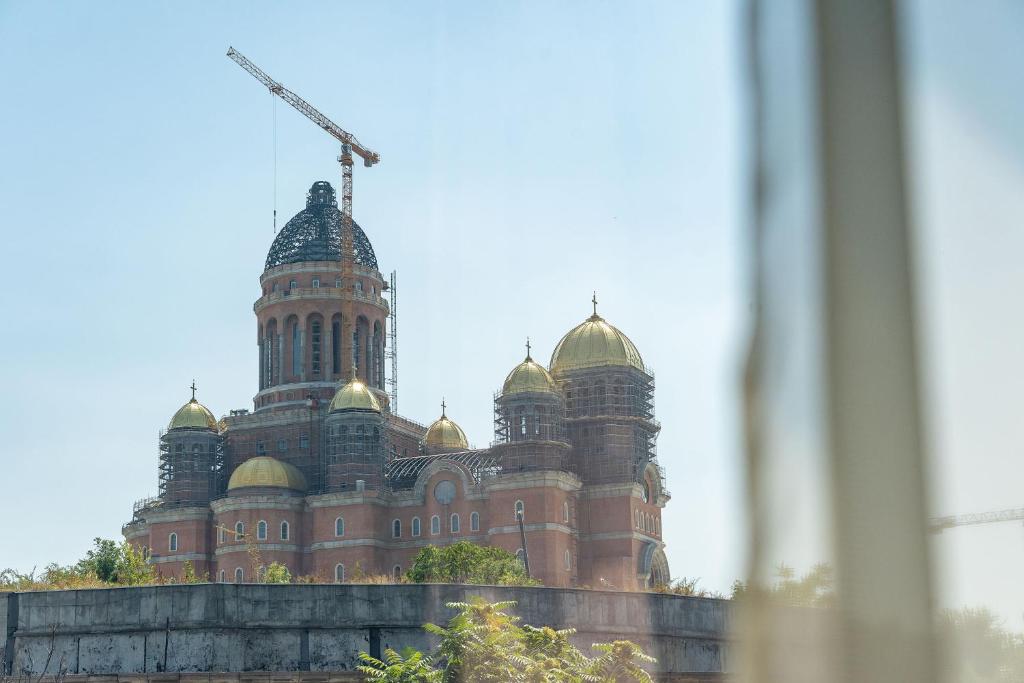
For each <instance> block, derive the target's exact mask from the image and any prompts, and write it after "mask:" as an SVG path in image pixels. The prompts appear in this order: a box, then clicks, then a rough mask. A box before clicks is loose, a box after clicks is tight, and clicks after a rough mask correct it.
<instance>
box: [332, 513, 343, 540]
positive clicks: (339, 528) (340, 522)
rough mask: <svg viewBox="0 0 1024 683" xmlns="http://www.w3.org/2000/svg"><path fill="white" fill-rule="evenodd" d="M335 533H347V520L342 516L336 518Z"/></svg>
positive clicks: (337, 534)
mask: <svg viewBox="0 0 1024 683" xmlns="http://www.w3.org/2000/svg"><path fill="white" fill-rule="evenodd" d="M334 535H335V536H344V535H345V520H344V519H343V518H342V517H338V518H337V519H336V520H334Z"/></svg>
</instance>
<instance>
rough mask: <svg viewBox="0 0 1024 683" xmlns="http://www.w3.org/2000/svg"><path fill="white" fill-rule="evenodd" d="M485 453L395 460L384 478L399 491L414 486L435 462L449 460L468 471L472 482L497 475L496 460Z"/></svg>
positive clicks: (462, 453)
mask: <svg viewBox="0 0 1024 683" xmlns="http://www.w3.org/2000/svg"><path fill="white" fill-rule="evenodd" d="M486 453H487V452H486V451H462V452H460V453H442V454H440V455H416V456H413V457H410V458H396V459H395V460H392V461H391V462H390V463H388V464H387V466H386V467H385V472H384V477H385V479H387V481H388V483H389V485H390V486H391V489H392V490H394V491H401V490H405V489H411V488H413V487H414V486H415V485H416V479H417V478H419V476H420V473H421V472H422V471H423V470H425V469H426V468H427V467H429V466H430V465H433V464H434V463H435V462H438V461H442V460H450V461H451V462H454V463H458V464H459V465H462V466H463V467H465V468H466V469H467V470H469V472H470V474H471V475H472V477H473V479H474V481H477V482H479V481H482V480H483V479H485V478H487V477H490V476H493V475H495V474H497V473H498V472H499V470H500V465H499V464H498V459H497V458H494V457H491V456H489V455H486Z"/></svg>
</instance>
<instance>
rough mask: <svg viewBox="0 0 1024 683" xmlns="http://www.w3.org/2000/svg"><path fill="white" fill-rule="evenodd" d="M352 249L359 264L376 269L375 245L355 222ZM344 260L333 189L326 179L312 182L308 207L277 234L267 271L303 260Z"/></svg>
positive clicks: (337, 209) (353, 222) (307, 197)
mask: <svg viewBox="0 0 1024 683" xmlns="http://www.w3.org/2000/svg"><path fill="white" fill-rule="evenodd" d="M352 247H353V249H354V250H355V253H356V263H358V264H360V265H363V266H366V267H368V268H373V269H374V270H377V256H376V255H375V254H374V253H373V245H371V244H370V240H369V239H367V237H366V233H364V232H363V229H362V228H360V227H359V224H358V223H356V222H355V221H352ZM340 260H341V210H340V209H339V208H338V201H337V197H336V196H335V194H334V188H333V187H331V184H330V183H329V182H327V181H325V180H321V181H319V182H315V183H313V187H311V188H309V194H307V195H306V208H305V209H303V210H302V211H299V212H298V213H297V214H295V216H294V217H293V218H292V219H291V220H290V221H288V224H287V225H285V226H284V227H283V228H281V232H279V233H277V237H275V238H274V243H273V244H272V245H270V253H268V254H267V266H266V267H267V268H273V267H274V266H280V265H283V264H285V263H299V262H302V261H340Z"/></svg>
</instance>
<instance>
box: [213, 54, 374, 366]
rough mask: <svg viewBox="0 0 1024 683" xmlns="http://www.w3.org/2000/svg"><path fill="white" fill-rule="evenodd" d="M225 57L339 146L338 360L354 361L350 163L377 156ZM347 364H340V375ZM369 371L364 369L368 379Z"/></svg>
mask: <svg viewBox="0 0 1024 683" xmlns="http://www.w3.org/2000/svg"><path fill="white" fill-rule="evenodd" d="M227 56H228V57H230V58H231V59H232V60H233V61H234V62H235V63H237V64H238V65H239V66H240V67H242V68H243V69H245V70H246V71H248V72H249V73H250V74H251V75H252V76H253V77H254V78H255V79H256V80H257V81H259V82H260V83H262V84H263V85H265V86H266V87H267V89H268V90H270V92H271V93H272V94H274V95H276V96H277V97H280V98H281V99H282V100H284V101H285V102H287V103H288V104H290V105H291V106H292V107H294V108H295V109H296V110H297V111H298V112H299V113H301V114H302V115H303V116H305V117H306V118H307V119H309V120H310V121H312V122H313V123H315V124H316V125H318V126H319V127H320V128H322V129H323V130H325V131H327V133H328V134H329V135H330V136H331V137H333V138H334V139H335V140H337V141H338V142H340V143H341V154H339V155H338V161H339V162H340V163H341V280H342V285H343V286H344V287H345V290H344V292H343V294H342V299H341V306H342V311H341V325H342V328H341V329H342V331H341V354H342V355H341V357H342V358H343V359H351V358H353V352H352V342H353V339H352V329H353V328H352V325H353V322H354V321H353V312H352V297H353V296H354V295H355V294H354V293H355V278H354V277H353V273H354V267H355V250H354V248H353V238H352V161H353V157H352V155H353V153H355V154H356V155H357V156H359V157H360V158H361V159H362V160H363V165H364V166H367V167H370V166H373V165H374V164H376V163H378V162H379V161H380V155H379V154H377V153H376V152H374V151H373V150H371V149H369V148H368V147H366V146H365V145H363V144H362V143H360V142H359V140H357V139H356V137H355V136H354V135H352V134H351V133H349V132H348V131H346V130H345V129H343V128H342V127H341V126H339V125H338V124H336V123H334V121H331V120H330V119H329V118H327V117H326V116H324V115H323V114H322V113H320V111H319V110H317V108H316V107H314V106H313V105H311V104H310V103H309V102H307V101H306V100H304V99H302V98H301V97H299V96H298V95H296V94H295V93H293V92H292V91H291V90H289V89H288V88H286V87H284V86H283V85H281V84H280V83H278V82H277V81H275V80H274V79H273V78H271V77H270V76H269V75H268V74H267V73H266V72H265V71H263V70H262V69H260V68H259V67H258V66H256V65H255V64H253V63H252V62H251V61H249V59H248V58H246V56H245V55H243V54H242V53H241V52H239V51H238V50H236V49H235V48H233V47H229V48H228V53H227ZM346 367H348V363H345V362H343V363H342V368H341V370H342V373H343V376H344V373H345V372H346V370H345V368H346ZM369 373H370V368H366V369H365V374H366V376H367V379H369ZM355 378H356V370H355V364H354V363H353V364H352V365H351V377H350V378H349V379H355Z"/></svg>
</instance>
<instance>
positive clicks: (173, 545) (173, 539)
mask: <svg viewBox="0 0 1024 683" xmlns="http://www.w3.org/2000/svg"><path fill="white" fill-rule="evenodd" d="M167 549H168V550H170V551H171V552H172V553H175V552H178V534H171V535H170V536H168V537H167Z"/></svg>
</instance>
